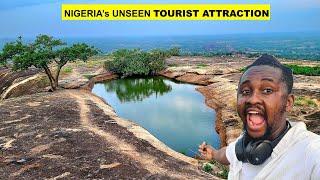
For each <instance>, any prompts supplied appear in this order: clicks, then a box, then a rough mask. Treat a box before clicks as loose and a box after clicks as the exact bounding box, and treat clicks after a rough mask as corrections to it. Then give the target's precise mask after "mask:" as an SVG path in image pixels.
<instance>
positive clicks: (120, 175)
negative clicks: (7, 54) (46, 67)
mask: <svg viewBox="0 0 320 180" xmlns="http://www.w3.org/2000/svg"><path fill="white" fill-rule="evenodd" d="M0 111H1V112H0V119H1V121H0V129H1V131H0V147H1V159H0V166H1V167H2V170H1V171H0V176H1V177H2V178H4V179H35V178H37V179H38V178H40V179H50V178H51V179H58V178H67V179H101V178H108V179H127V178H137V179H216V178H215V177H214V176H211V175H208V174H206V173H203V172H201V171H200V170H198V166H197V161H196V160H195V159H192V158H189V157H186V156H184V155H182V154H179V153H177V152H175V151H173V150H171V149H170V148H168V147H167V146H165V145H164V144H163V143H161V142H160V141H159V140H157V139H156V138H154V137H153V136H152V135H151V134H149V133H148V132H147V131H146V130H144V129H143V128H141V127H140V126H138V125H137V124H135V123H133V122H131V121H128V120H124V119H122V118H120V117H118V116H117V115H116V113H115V112H114V111H113V109H112V108H111V107H110V106H109V105H107V104H106V103H105V102H103V100H101V99H100V98H99V97H97V96H95V95H93V94H91V93H89V92H87V91H79V90H63V91H58V92H54V93H38V94H34V95H29V96H23V97H19V98H11V99H7V100H4V101H2V102H1V103H0Z"/></svg>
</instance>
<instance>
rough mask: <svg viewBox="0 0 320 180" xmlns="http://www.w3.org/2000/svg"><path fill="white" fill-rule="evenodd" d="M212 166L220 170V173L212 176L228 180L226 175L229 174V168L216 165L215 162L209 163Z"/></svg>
mask: <svg viewBox="0 0 320 180" xmlns="http://www.w3.org/2000/svg"><path fill="white" fill-rule="evenodd" d="M210 163H212V164H213V165H215V166H217V167H218V168H219V169H220V172H215V173H214V175H216V176H218V177H220V178H223V179H228V173H229V168H228V166H225V165H223V164H220V163H218V162H217V161H214V160H212V161H210Z"/></svg>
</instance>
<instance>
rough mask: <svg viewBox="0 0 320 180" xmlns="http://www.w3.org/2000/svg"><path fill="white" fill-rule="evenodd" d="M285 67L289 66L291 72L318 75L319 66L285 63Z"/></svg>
mask: <svg viewBox="0 0 320 180" xmlns="http://www.w3.org/2000/svg"><path fill="white" fill-rule="evenodd" d="M286 66H287V67H289V68H291V69H292V71H293V74H300V75H307V76H319V75H320V66H315V67H310V66H299V65H296V64H286Z"/></svg>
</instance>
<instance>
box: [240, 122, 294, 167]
mask: <svg viewBox="0 0 320 180" xmlns="http://www.w3.org/2000/svg"><path fill="white" fill-rule="evenodd" d="M290 128H291V125H290V123H289V122H288V121H287V128H286V129H284V130H283V131H282V132H281V134H280V135H279V136H278V137H277V138H275V139H274V140H273V141H269V140H258V141H253V140H252V139H250V137H249V136H248V133H247V132H246V131H245V132H244V135H243V137H242V138H241V139H239V140H238V141H237V143H236V149H235V150H236V156H237V159H238V160H239V161H242V162H245V163H246V162H249V163H250V164H253V165H260V164H262V163H263V162H265V161H266V160H267V159H268V158H269V157H270V156H271V153H272V151H273V148H274V147H276V145H277V144H278V143H279V142H280V140H281V139H282V137H283V136H284V135H285V134H286V133H287V132H288V131H289V129H290Z"/></svg>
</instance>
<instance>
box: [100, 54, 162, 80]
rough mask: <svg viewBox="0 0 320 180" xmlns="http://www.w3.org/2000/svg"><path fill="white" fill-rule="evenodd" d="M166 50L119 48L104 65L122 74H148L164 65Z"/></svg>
mask: <svg viewBox="0 0 320 180" xmlns="http://www.w3.org/2000/svg"><path fill="white" fill-rule="evenodd" d="M167 56H168V54H167V52H166V51H162V50H158V49H156V50H151V51H149V52H145V51H142V50H139V49H133V50H128V49H120V50H117V51H115V52H113V53H112V60H109V61H106V64H105V67H106V68H107V69H108V70H110V71H112V72H114V73H117V74H120V75H123V76H132V75H150V74H154V73H156V72H158V71H160V70H162V69H164V67H165V58H166V57H167Z"/></svg>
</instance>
